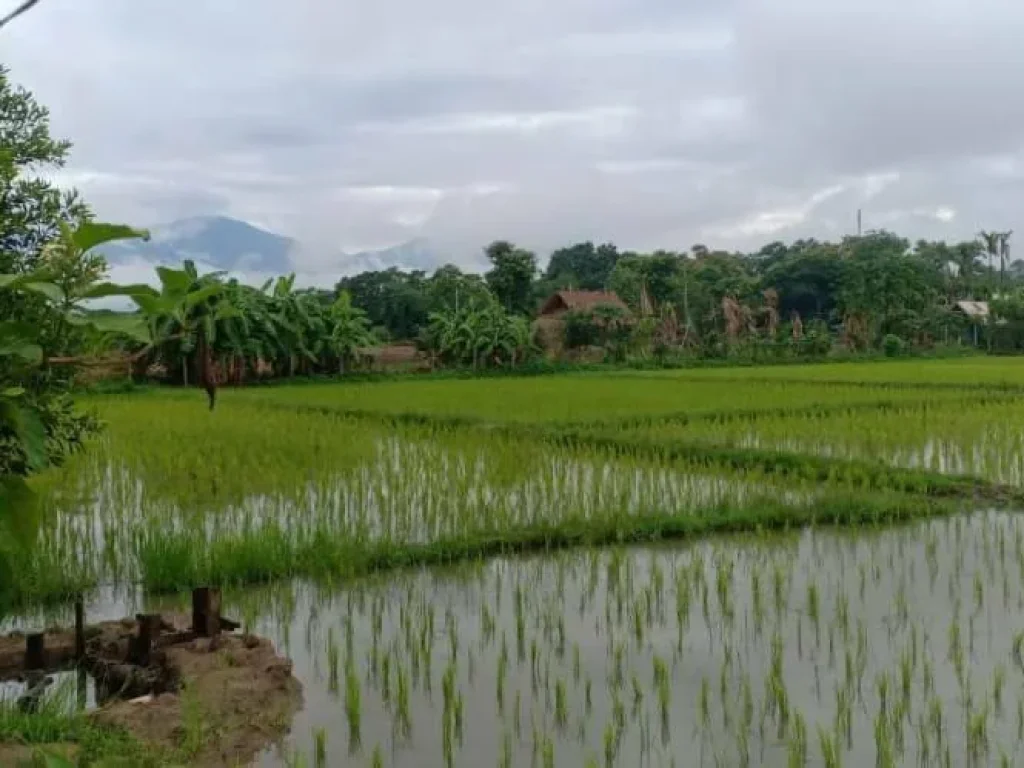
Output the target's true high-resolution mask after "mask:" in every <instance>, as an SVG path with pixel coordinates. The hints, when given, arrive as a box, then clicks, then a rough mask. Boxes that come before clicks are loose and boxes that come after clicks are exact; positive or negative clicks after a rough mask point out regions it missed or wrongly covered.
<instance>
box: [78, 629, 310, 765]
mask: <svg viewBox="0 0 1024 768" xmlns="http://www.w3.org/2000/svg"><path fill="white" fill-rule="evenodd" d="M167 663H168V664H169V665H170V666H171V667H172V668H173V669H174V670H175V672H176V673H177V674H178V675H180V679H181V681H182V690H181V692H179V693H165V694H162V695H160V696H154V697H147V698H146V699H145V700H143V701H138V702H133V701H119V702H117V703H114V704H110V705H108V706H106V707H103V708H102V709H99V710H97V711H96V712H95V713H94V714H93V718H94V719H95V720H96V722H97V723H100V724H102V725H106V726H112V727H118V728H123V729H125V730H127V731H128V732H129V733H131V734H132V735H134V736H135V737H137V738H138V739H140V740H141V741H144V742H146V743H149V744H152V745H154V746H157V747H162V748H166V749H169V750H174V751H178V750H183V751H184V752H185V755H186V757H187V758H188V761H189V765H195V766H211V767H212V766H227V765H238V764H245V763H247V762H250V761H252V760H253V759H254V758H255V757H256V755H258V754H259V753H260V752H261V751H263V750H264V749H266V748H267V747H268V746H270V745H271V744H273V743H274V742H276V741H278V740H279V739H281V738H282V737H283V736H284V735H285V734H287V732H288V729H289V727H290V725H291V720H292V717H293V715H294V714H295V712H296V710H297V709H298V708H299V707H300V706H301V704H302V686H301V684H300V683H299V681H298V680H297V679H296V678H295V677H294V676H293V675H292V663H291V662H290V661H288V660H287V659H284V658H281V657H280V656H278V655H277V654H276V653H275V651H274V647H273V646H272V645H271V644H270V642H269V641H267V640H264V639H262V638H258V637H254V636H252V635H242V636H239V635H221V636H220V637H218V638H217V639H216V640H215V641H213V642H211V641H210V640H208V639H202V638H201V639H197V640H193V641H191V642H189V643H184V644H182V645H177V646H173V647H170V648H168V649H167Z"/></svg>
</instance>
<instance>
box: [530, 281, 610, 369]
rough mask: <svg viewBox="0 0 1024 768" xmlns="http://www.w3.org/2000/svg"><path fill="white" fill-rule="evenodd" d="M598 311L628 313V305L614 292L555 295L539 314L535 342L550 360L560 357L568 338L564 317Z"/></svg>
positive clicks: (563, 292)
mask: <svg viewBox="0 0 1024 768" xmlns="http://www.w3.org/2000/svg"><path fill="white" fill-rule="evenodd" d="M598 307H615V308H616V309H618V310H621V311H622V312H625V313H627V314H628V313H629V307H628V306H626V302H624V301H623V300H622V299H620V298H619V297H618V295H617V294H616V293H615V292H614V291H555V292H554V293H553V294H551V296H550V297H548V299H547V301H545V302H544V303H543V304H542V305H541V307H540V311H539V312H538V313H537V319H536V320H535V321H534V324H533V332H534V338H535V339H536V340H537V343H538V344H540V346H542V347H543V348H544V349H545V350H546V351H547V353H548V355H549V356H552V357H559V356H561V354H562V351H563V350H562V347H563V342H564V335H565V315H566V314H568V313H569V312H591V311H593V310H595V309H597V308H598Z"/></svg>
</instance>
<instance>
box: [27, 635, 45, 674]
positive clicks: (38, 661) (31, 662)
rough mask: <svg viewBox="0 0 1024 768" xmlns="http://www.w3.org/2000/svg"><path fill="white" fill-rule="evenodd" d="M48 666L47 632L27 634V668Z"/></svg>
mask: <svg viewBox="0 0 1024 768" xmlns="http://www.w3.org/2000/svg"><path fill="white" fill-rule="evenodd" d="M45 667H46V634H45V633H44V632H33V633H32V634H31V635H26V636H25V669H44V668H45Z"/></svg>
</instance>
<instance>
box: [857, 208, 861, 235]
mask: <svg viewBox="0 0 1024 768" xmlns="http://www.w3.org/2000/svg"><path fill="white" fill-rule="evenodd" d="M860 235H861V213H860V208H858V209H857V237H860Z"/></svg>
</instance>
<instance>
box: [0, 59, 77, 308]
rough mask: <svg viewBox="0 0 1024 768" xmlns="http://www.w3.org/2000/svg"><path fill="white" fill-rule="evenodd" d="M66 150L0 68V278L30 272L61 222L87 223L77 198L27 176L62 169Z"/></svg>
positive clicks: (39, 109) (41, 112) (42, 113)
mask: <svg viewBox="0 0 1024 768" xmlns="http://www.w3.org/2000/svg"><path fill="white" fill-rule="evenodd" d="M70 150H71V142H69V141H66V140H55V139H53V138H51V136H50V115H49V110H47V109H46V108H45V107H43V106H41V105H39V104H38V103H37V102H36V101H35V99H34V98H33V97H32V95H31V94H30V93H29V92H28V91H26V90H25V89H23V88H20V87H18V86H15V85H13V84H12V83H11V81H10V78H9V77H8V70H7V69H6V68H5V67H3V66H0V272H8V273H12V272H23V271H28V270H31V269H33V268H34V267H35V266H37V260H38V258H39V254H40V251H41V249H42V246H43V245H44V244H45V243H47V242H49V241H51V240H53V239H54V238H56V237H57V236H58V235H59V223H60V222H62V221H63V222H67V223H69V224H74V223H77V222H79V221H81V220H82V219H84V218H86V215H87V213H88V210H87V209H86V207H85V205H84V204H83V203H82V202H81V200H80V199H79V197H78V194H77V193H75V192H73V191H72V192H62V191H61V190H59V189H58V188H57V187H55V186H54V185H53V184H51V183H50V182H47V181H45V180H43V179H40V178H39V177H38V174H35V173H34V174H33V175H31V176H26V175H25V172H26V171H30V170H31V171H39V170H44V169H53V168H60V167H63V166H64V164H65V162H66V161H67V157H68V153H69V152H70ZM8 298H11V297H8Z"/></svg>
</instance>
